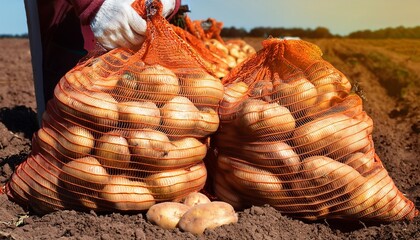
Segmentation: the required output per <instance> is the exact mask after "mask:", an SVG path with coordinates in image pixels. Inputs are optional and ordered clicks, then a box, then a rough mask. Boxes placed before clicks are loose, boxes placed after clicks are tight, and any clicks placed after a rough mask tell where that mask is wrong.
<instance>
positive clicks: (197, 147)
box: [161, 138, 207, 168]
mask: <svg viewBox="0 0 420 240" xmlns="http://www.w3.org/2000/svg"><path fill="white" fill-rule="evenodd" d="M171 145H172V148H171V150H170V151H169V152H168V155H167V156H165V157H164V159H163V161H162V162H161V165H164V166H173V167H176V168H179V167H184V166H191V165H192V164H196V163H200V162H202V161H203V159H204V157H205V156H206V154H207V146H206V145H205V144H203V143H201V142H200V141H198V140H197V139H195V138H182V139H180V140H176V141H172V142H171Z"/></svg>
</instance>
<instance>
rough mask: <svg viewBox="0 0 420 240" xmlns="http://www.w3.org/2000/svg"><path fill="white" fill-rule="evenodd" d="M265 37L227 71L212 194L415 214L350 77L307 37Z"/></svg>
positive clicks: (340, 212) (294, 210) (247, 202)
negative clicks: (384, 159)
mask: <svg viewBox="0 0 420 240" xmlns="http://www.w3.org/2000/svg"><path fill="white" fill-rule="evenodd" d="M263 47H264V48H263V49H262V50H260V51H259V52H258V53H257V54H256V55H254V56H252V57H250V58H248V59H247V60H246V61H245V62H243V63H242V64H241V65H240V66H239V67H236V68H234V69H233V70H232V71H231V72H230V73H229V75H228V76H226V77H225V78H224V79H223V83H224V85H225V95H224V98H223V100H222V102H221V104H220V107H219V117H220V127H219V130H218V132H217V133H216V134H215V136H214V138H213V141H212V144H213V145H214V147H215V151H214V154H215V155H214V159H215V160H214V161H209V162H210V163H209V166H210V167H209V169H208V171H209V175H210V176H212V178H213V186H214V191H215V194H216V196H217V197H218V198H220V199H221V200H223V201H226V202H228V203H230V204H232V205H233V206H235V207H236V208H237V209H241V208H244V207H249V206H251V205H263V204H270V205H272V206H273V207H275V208H276V209H278V210H279V211H281V212H282V213H285V214H288V215H291V216H295V217H298V218H304V219H310V220H315V219H322V218H345V219H363V220H375V221H376V220H377V221H394V220H401V219H412V218H413V217H414V216H416V215H418V210H416V209H415V206H414V204H413V203H412V202H411V201H410V200H408V199H407V198H406V197H405V196H404V195H403V194H402V193H401V192H400V191H399V190H398V189H397V188H396V186H395V184H394V183H393V181H392V179H391V178H390V176H389V175H388V173H387V171H386V169H385V168H384V166H383V164H382V163H381V161H380V159H379V157H378V156H377V155H376V154H375V149H374V145H373V141H372V135H371V133H372V130H373V122H372V120H371V118H370V117H369V116H368V115H367V114H366V113H365V112H364V111H363V106H362V100H361V98H360V97H359V96H358V95H356V94H354V93H352V92H351V84H350V82H349V80H348V79H347V78H346V77H345V76H344V75H343V74H342V73H341V72H340V71H338V70H337V69H335V68H334V67H333V66H332V65H331V64H329V63H328V62H326V61H325V60H323V59H322V52H321V51H320V49H319V48H318V47H316V46H315V45H312V44H310V43H308V42H305V41H301V40H281V39H274V38H272V39H267V40H265V41H264V42H263Z"/></svg>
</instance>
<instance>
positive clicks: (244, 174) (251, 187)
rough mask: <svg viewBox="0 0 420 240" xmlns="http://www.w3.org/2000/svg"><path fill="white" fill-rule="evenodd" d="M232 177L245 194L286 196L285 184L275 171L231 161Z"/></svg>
mask: <svg viewBox="0 0 420 240" xmlns="http://www.w3.org/2000/svg"><path fill="white" fill-rule="evenodd" d="M231 166H232V169H233V171H232V175H231V177H229V178H231V179H232V180H233V181H235V182H236V186H237V188H238V189H240V190H241V191H242V192H243V193H244V194H246V195H249V194H252V196H258V197H263V198H270V197H275V198H278V197H279V196H284V195H285V193H284V191H282V190H283V184H282V182H281V181H280V179H279V178H278V177H277V176H276V175H274V174H273V173H271V172H269V171H266V170H263V169H260V168H258V167H254V166H250V165H247V164H245V163H242V162H237V161H231Z"/></svg>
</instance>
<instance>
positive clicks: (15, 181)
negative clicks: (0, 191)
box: [4, 163, 31, 204]
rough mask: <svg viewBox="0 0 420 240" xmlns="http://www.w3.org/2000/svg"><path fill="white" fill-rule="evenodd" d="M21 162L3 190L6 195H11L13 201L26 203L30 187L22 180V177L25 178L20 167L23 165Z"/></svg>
mask: <svg viewBox="0 0 420 240" xmlns="http://www.w3.org/2000/svg"><path fill="white" fill-rule="evenodd" d="M23 164H24V163H23ZM23 164H22V165H20V166H19V167H18V168H16V170H15V172H14V174H13V175H12V177H11V178H10V180H9V181H8V182H7V184H6V188H5V190H4V192H5V193H6V194H7V195H8V196H11V197H13V199H14V201H16V202H18V203H21V204H27V203H28V201H29V197H30V195H29V192H30V191H31V187H30V186H29V185H28V184H27V183H26V182H25V181H24V180H23V179H24V178H27V175H26V173H25V171H24V170H23V168H22V167H21V166H24V165H23Z"/></svg>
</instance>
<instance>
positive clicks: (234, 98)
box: [219, 82, 248, 121]
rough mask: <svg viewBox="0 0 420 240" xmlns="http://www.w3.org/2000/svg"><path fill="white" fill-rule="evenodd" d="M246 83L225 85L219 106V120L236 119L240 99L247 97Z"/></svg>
mask: <svg viewBox="0 0 420 240" xmlns="http://www.w3.org/2000/svg"><path fill="white" fill-rule="evenodd" d="M247 93H248V85H247V84H246V83H244V82H238V83H231V84H229V85H227V86H225V94H224V96H223V100H222V101H221V103H220V107H219V116H220V120H221V121H231V120H234V119H236V117H237V114H238V111H239V109H240V107H241V106H242V101H244V100H246V99H247V98H248V95H247Z"/></svg>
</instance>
